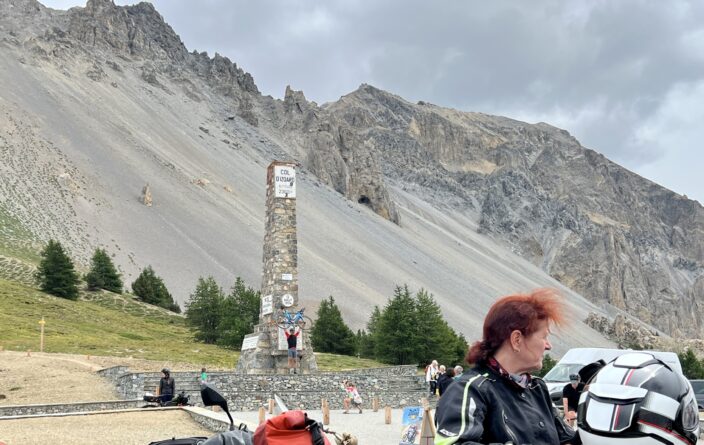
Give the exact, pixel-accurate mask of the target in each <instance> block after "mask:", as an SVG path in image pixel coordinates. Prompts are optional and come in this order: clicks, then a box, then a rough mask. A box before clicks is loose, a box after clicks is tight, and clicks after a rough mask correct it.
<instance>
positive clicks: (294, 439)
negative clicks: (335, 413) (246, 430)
mask: <svg viewBox="0 0 704 445" xmlns="http://www.w3.org/2000/svg"><path fill="white" fill-rule="evenodd" d="M254 445H330V442H329V441H328V438H327V437H325V434H324V433H323V431H322V425H321V424H320V423H318V422H316V421H315V420H312V419H309V418H308V415H307V414H306V413H305V412H303V411H286V412H285V413H282V414H279V415H278V416H276V417H272V418H271V419H269V420H267V421H266V422H265V423H263V424H261V425H259V427H257V431H255V432H254Z"/></svg>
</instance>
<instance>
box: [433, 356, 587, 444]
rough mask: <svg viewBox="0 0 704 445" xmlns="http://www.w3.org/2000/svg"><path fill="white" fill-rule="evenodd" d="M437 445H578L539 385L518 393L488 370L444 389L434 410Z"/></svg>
mask: <svg viewBox="0 0 704 445" xmlns="http://www.w3.org/2000/svg"><path fill="white" fill-rule="evenodd" d="M435 415H436V419H437V435H436V437H435V445H450V444H457V445H480V444H505V443H512V444H514V445H524V444H530V445H559V444H568V443H569V444H573V445H578V444H579V443H580V441H579V439H578V438H577V437H576V435H575V432H574V431H573V430H572V429H571V428H570V427H569V426H568V425H567V424H565V423H564V422H563V421H562V419H561V418H560V417H559V415H558V412H557V409H556V408H555V407H554V406H553V404H552V401H551V400H550V394H549V393H548V389H547V386H546V385H545V382H544V381H543V380H542V379H539V378H533V379H532V381H531V382H530V384H529V385H528V387H527V388H522V387H520V386H518V385H516V384H515V383H513V382H511V381H509V380H508V379H507V378H506V377H502V376H501V375H500V374H499V373H497V372H496V371H494V370H493V369H491V368H489V367H486V366H478V367H476V368H474V369H472V370H471V371H469V372H467V373H465V374H464V375H463V376H462V377H460V378H459V379H458V380H457V381H456V382H455V383H454V384H452V385H450V386H449V387H448V388H447V391H446V392H445V394H444V395H443V396H442V398H440V402H439V403H438V407H437V410H436V413H435Z"/></svg>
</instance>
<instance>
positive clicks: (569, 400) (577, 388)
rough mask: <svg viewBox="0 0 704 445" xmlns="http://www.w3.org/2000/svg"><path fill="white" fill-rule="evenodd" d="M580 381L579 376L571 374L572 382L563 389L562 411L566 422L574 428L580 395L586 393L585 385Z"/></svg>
mask: <svg viewBox="0 0 704 445" xmlns="http://www.w3.org/2000/svg"><path fill="white" fill-rule="evenodd" d="M579 380H580V379H579V374H571V375H570V382H569V383H568V384H566V385H565V387H564V388H562V409H563V412H564V413H565V421H566V422H567V423H568V424H569V425H570V426H571V427H574V421H575V420H576V419H577V405H579V395H580V394H582V391H584V383H581V382H580V381H579Z"/></svg>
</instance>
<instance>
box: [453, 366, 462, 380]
mask: <svg viewBox="0 0 704 445" xmlns="http://www.w3.org/2000/svg"><path fill="white" fill-rule="evenodd" d="M463 372H464V368H463V367H461V366H460V365H457V366H455V376H454V377H453V378H454V379H455V380H457V379H459V378H460V377H462V373H463Z"/></svg>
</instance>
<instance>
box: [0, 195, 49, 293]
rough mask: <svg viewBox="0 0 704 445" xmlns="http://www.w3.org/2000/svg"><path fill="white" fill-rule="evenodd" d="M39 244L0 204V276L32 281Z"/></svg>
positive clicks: (27, 281) (37, 259) (27, 282)
mask: <svg viewBox="0 0 704 445" xmlns="http://www.w3.org/2000/svg"><path fill="white" fill-rule="evenodd" d="M40 250H41V244H40V243H39V242H38V241H37V239H36V237H35V236H34V235H33V234H32V233H31V232H30V231H29V230H27V229H26V228H25V227H24V226H23V225H22V224H21V223H20V222H19V221H18V220H17V219H16V218H14V217H13V216H11V215H10V214H9V213H8V212H7V211H6V210H5V209H4V208H3V207H2V205H0V278H2V279H9V280H15V281H20V282H22V283H25V284H29V283H31V282H32V275H33V273H34V270H35V269H36V265H37V264H39V251H40Z"/></svg>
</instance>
